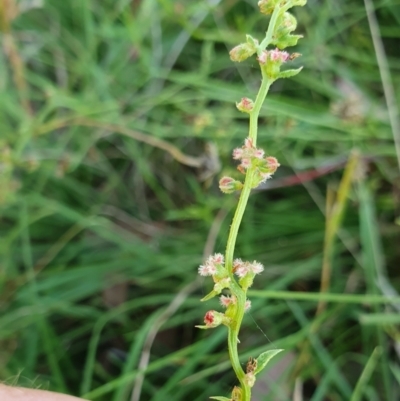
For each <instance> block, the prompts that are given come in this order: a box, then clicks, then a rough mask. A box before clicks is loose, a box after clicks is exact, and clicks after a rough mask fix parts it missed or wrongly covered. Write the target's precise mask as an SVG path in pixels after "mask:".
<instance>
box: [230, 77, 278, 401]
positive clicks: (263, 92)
mask: <svg viewBox="0 0 400 401" xmlns="http://www.w3.org/2000/svg"><path fill="white" fill-rule="evenodd" d="M271 84H272V81H270V80H269V79H268V78H267V77H266V76H265V75H264V74H263V80H262V83H261V86H260V89H259V91H258V94H257V97H256V100H255V103H254V107H253V110H252V111H251V113H250V126H249V138H251V139H252V141H253V146H256V143H257V131H258V116H259V114H260V110H261V106H262V104H263V102H264V100H265V97H266V96H267V93H268V89H269V87H270V86H271ZM254 172H255V170H254V168H249V170H248V171H247V173H246V178H245V181H244V185H243V189H242V192H241V194H240V197H239V202H238V205H237V207H236V211H235V214H234V216H233V220H232V225H231V228H230V230H229V236H228V243H227V246H226V254H225V266H226V268H227V269H228V272H229V277H230V278H231V280H232V286H231V290H232V293H233V295H234V296H235V297H236V300H237V310H236V315H235V316H234V318H233V319H232V320H233V323H232V325H231V326H230V327H229V328H228V349H229V358H230V360H231V364H232V367H233V370H234V371H235V373H236V376H237V378H238V380H239V382H240V384H241V388H242V401H250V397H251V387H250V386H249V385H248V384H247V383H246V382H245V372H244V371H243V369H242V366H241V365H240V361H239V354H238V348H237V346H238V338H239V330H240V326H241V324H242V320H243V315H244V309H245V303H246V292H247V291H245V290H243V289H242V288H241V287H240V286H239V284H238V283H237V281H236V280H235V278H234V275H233V271H232V266H233V256H234V255H233V254H234V250H235V245H236V239H237V235H238V232H239V227H240V223H241V222H242V218H243V214H244V211H245V209H246V206H247V202H248V200H249V197H250V193H251V186H252V182H253V177H254Z"/></svg>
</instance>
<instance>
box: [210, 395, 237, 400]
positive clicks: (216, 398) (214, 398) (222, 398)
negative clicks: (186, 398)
mask: <svg viewBox="0 0 400 401" xmlns="http://www.w3.org/2000/svg"><path fill="white" fill-rule="evenodd" d="M210 398H211V399H212V400H218V401H232V400H231V399H230V398H226V397H218V396H217V397H210Z"/></svg>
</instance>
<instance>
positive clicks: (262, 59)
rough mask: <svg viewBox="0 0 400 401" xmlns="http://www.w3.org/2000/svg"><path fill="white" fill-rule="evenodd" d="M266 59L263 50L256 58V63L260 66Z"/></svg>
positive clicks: (265, 53)
mask: <svg viewBox="0 0 400 401" xmlns="http://www.w3.org/2000/svg"><path fill="white" fill-rule="evenodd" d="M267 59H268V52H267V51H266V50H264V51H263V52H262V53H261V54H260V55H259V56H258V57H257V61H258V62H259V63H260V64H265V63H266V62H267Z"/></svg>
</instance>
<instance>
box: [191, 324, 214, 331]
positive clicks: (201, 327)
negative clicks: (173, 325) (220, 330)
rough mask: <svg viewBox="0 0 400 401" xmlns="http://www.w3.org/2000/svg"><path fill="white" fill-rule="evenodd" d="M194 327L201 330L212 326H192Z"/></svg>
mask: <svg viewBox="0 0 400 401" xmlns="http://www.w3.org/2000/svg"><path fill="white" fill-rule="evenodd" d="M194 327H197V328H198V329H202V330H208V329H213V328H214V327H211V326H204V325H203V326H194Z"/></svg>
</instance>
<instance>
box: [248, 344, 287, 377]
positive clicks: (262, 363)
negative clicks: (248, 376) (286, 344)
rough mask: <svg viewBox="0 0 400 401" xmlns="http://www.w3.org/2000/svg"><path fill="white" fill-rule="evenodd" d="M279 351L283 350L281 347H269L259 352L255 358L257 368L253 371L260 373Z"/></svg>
mask: <svg viewBox="0 0 400 401" xmlns="http://www.w3.org/2000/svg"><path fill="white" fill-rule="evenodd" d="M281 351H283V349H271V350H269V351H266V352H263V353H262V354H260V356H259V357H258V358H257V368H256V370H255V371H254V373H255V374H257V373H260V372H261V371H262V370H263V369H264V368H265V367H266V366H267V364H268V362H269V361H270V360H271V359H272V358H273V357H274V356H275V355H277V354H279V353H280V352H281Z"/></svg>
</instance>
